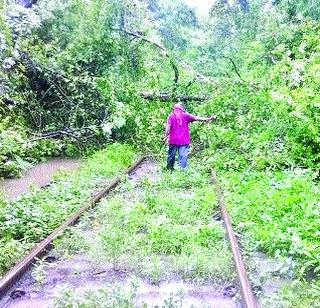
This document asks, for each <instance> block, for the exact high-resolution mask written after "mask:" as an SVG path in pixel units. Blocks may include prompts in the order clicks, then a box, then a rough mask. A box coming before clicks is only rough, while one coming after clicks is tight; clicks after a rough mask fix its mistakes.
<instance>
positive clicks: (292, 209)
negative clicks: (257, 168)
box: [223, 170, 320, 278]
mask: <svg viewBox="0 0 320 308" xmlns="http://www.w3.org/2000/svg"><path fill="white" fill-rule="evenodd" d="M312 180H313V174H311V173H309V172H304V171H303V170H296V171H295V172H276V173H262V172H255V173H254V172H251V173H244V174H239V173H235V172H228V173H226V174H224V176H223V185H224V187H225V188H226V197H227V203H228V205H229V208H230V214H231V216H232V218H233V221H234V223H235V226H236V228H237V230H238V231H239V232H243V233H244V234H245V237H246V240H247V241H249V245H251V246H252V245H253V247H255V248H258V249H260V250H263V251H265V252H267V253H268V254H270V255H272V256H276V257H279V258H282V261H283V262H289V263H290V264H291V270H294V271H295V272H296V275H297V276H306V275H307V276H313V278H315V277H318V276H319V272H320V263H319V253H320V245H319V240H318V238H319V234H318V233H319V232H318V224H319V218H320V217H319V209H318V199H319V187H318V186H317V185H315V184H313V183H312Z"/></svg>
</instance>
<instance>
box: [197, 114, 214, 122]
mask: <svg viewBox="0 0 320 308" xmlns="http://www.w3.org/2000/svg"><path fill="white" fill-rule="evenodd" d="M216 119H217V116H216V115H212V116H210V117H198V116H195V121H202V122H207V123H208V122H211V121H212V120H216Z"/></svg>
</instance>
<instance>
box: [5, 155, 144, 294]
mask: <svg viewBox="0 0 320 308" xmlns="http://www.w3.org/2000/svg"><path fill="white" fill-rule="evenodd" d="M145 158H146V157H141V158H140V159H138V160H137V161H136V162H135V163H134V164H132V165H131V166H130V167H129V168H128V169H127V170H125V171H124V172H123V174H122V175H121V176H117V177H115V178H114V179H113V180H112V182H111V183H110V184H109V185H108V186H107V187H105V188H103V189H102V190H101V191H100V192H99V193H98V194H97V195H96V196H94V197H92V199H91V200H90V201H89V202H88V203H87V204H85V205H84V206H83V207H81V208H80V209H79V210H78V211H77V212H75V213H74V214H72V215H71V216H70V217H69V218H68V219H67V220H66V221H65V222H64V223H63V224H61V225H60V226H59V227H58V228H56V229H55V230H54V231H53V232H52V233H51V234H50V235H49V236H48V237H46V238H45V239H44V240H42V241H41V242H40V243H39V244H38V245H37V246H36V247H34V248H33V249H32V250H31V251H30V252H29V253H28V254H27V255H26V256H25V257H24V258H23V259H21V260H20V261H19V262H18V263H17V264H16V265H15V266H14V267H13V268H12V269H11V270H10V271H9V272H7V273H6V274H5V275H4V276H3V277H2V279H1V280H0V299H1V298H2V297H3V295H4V294H5V293H6V292H7V291H8V290H9V289H10V288H11V287H12V286H13V285H14V283H15V282H16V281H17V280H18V279H19V278H20V277H21V276H22V275H23V274H24V273H25V272H26V271H27V270H28V268H29V266H30V265H31V264H32V263H33V262H34V260H35V258H37V257H39V256H40V255H41V254H42V253H43V252H44V250H45V249H47V248H48V247H49V246H50V244H51V243H52V241H53V240H54V239H55V238H56V237H57V236H58V235H60V234H61V233H62V232H63V231H64V230H65V229H66V228H67V227H69V226H71V225H73V224H75V223H76V222H77V220H78V219H79V218H80V217H81V215H82V214H83V213H84V212H86V211H87V210H88V209H90V208H93V207H94V206H95V205H96V203H98V202H99V201H100V200H101V199H102V198H103V197H104V196H105V195H107V194H108V193H110V191H111V190H112V189H113V188H115V187H116V186H117V185H118V184H119V182H120V181H121V177H122V176H123V175H126V174H128V173H130V172H132V171H133V170H134V169H135V168H137V167H138V166H139V165H140V164H141V163H142V162H143V160H144V159H145Z"/></svg>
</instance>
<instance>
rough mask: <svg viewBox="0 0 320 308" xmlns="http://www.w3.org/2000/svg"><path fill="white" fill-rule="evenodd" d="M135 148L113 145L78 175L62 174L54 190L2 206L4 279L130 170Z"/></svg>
mask: <svg viewBox="0 0 320 308" xmlns="http://www.w3.org/2000/svg"><path fill="white" fill-rule="evenodd" d="M134 157H135V152H134V150H133V148H132V147H131V146H128V145H120V144H117V143H115V144H112V145H109V146H107V148H106V149H104V150H101V151H98V152H96V153H95V154H93V155H92V156H91V157H90V158H89V159H88V161H87V162H86V163H84V165H83V166H82V167H81V168H80V169H79V170H77V171H74V172H70V171H62V172H60V173H59V174H57V175H56V176H55V180H54V181H53V183H52V184H51V185H50V187H48V188H45V189H34V191H33V192H32V193H31V194H29V195H26V196H23V197H22V198H21V199H19V200H17V201H13V202H5V201H2V203H1V204H0V238H1V240H0V252H1V253H0V275H1V274H3V273H4V272H5V271H6V270H7V269H8V268H10V267H11V266H12V265H13V264H14V263H15V262H16V261H17V259H18V258H19V257H21V256H22V255H23V254H25V253H26V252H27V251H28V250H30V248H31V247H32V246H33V245H35V243H37V242H39V241H40V240H41V239H43V238H44V237H45V236H47V235H48V234H49V233H50V232H51V231H53V229H54V228H56V227H57V226H58V225H59V224H61V223H62V222H63V221H64V220H65V219H66V218H67V217H68V216H69V215H70V214H71V213H73V212H74V211H75V210H76V209H78V208H80V207H81V206H82V205H84V202H86V201H87V200H88V199H89V197H90V194H91V193H93V192H94V191H96V190H97V189H99V188H101V187H102V186H104V185H105V184H106V179H108V178H110V177H111V176H113V175H115V174H118V173H119V172H120V171H121V170H123V169H125V167H127V166H129V165H130V163H131V162H132V161H133V159H134Z"/></svg>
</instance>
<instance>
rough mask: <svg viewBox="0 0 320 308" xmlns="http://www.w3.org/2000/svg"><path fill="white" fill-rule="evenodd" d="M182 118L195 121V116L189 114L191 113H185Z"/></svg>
mask: <svg viewBox="0 0 320 308" xmlns="http://www.w3.org/2000/svg"><path fill="white" fill-rule="evenodd" d="M184 116H185V117H186V118H188V119H195V117H196V116H195V115H193V114H191V113H187V112H185V113H184Z"/></svg>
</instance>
